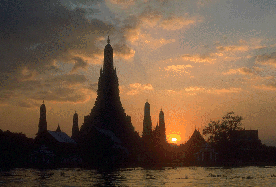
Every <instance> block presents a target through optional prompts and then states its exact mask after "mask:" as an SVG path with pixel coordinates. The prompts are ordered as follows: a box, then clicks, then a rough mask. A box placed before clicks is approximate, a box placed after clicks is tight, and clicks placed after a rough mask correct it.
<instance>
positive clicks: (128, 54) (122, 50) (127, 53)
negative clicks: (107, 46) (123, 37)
mask: <svg viewBox="0 0 276 187" xmlns="http://www.w3.org/2000/svg"><path fill="white" fill-rule="evenodd" d="M113 49H114V52H115V54H114V57H116V56H118V57H121V58H123V59H125V60H129V59H131V58H133V57H134V55H135V51H134V50H133V49H131V48H130V47H129V46H127V45H126V44H115V45H113Z"/></svg>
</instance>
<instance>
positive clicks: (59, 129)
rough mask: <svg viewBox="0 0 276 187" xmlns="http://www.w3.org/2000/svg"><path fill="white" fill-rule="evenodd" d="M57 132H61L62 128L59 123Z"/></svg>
mask: <svg viewBox="0 0 276 187" xmlns="http://www.w3.org/2000/svg"><path fill="white" fill-rule="evenodd" d="M56 132H61V130H60V126H59V123H58V127H57V130H56Z"/></svg>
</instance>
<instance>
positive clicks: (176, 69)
mask: <svg viewBox="0 0 276 187" xmlns="http://www.w3.org/2000/svg"><path fill="white" fill-rule="evenodd" d="M192 67H193V66H191V65H190V64H188V65H171V66H167V67H165V68H164V69H165V71H169V72H177V73H189V72H188V71H186V69H187V68H192Z"/></svg>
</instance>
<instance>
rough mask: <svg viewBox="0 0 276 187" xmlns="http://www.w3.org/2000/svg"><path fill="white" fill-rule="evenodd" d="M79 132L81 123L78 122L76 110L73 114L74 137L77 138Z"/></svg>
mask: <svg viewBox="0 0 276 187" xmlns="http://www.w3.org/2000/svg"><path fill="white" fill-rule="evenodd" d="M78 134H79V123H78V114H77V112H75V114H74V115H73V127H72V138H73V139H74V138H76V137H77V136H78Z"/></svg>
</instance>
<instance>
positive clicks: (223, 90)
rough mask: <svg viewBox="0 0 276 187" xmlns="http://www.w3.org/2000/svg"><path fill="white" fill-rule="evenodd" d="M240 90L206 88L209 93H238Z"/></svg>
mask: <svg viewBox="0 0 276 187" xmlns="http://www.w3.org/2000/svg"><path fill="white" fill-rule="evenodd" d="M241 90H242V89H241V88H229V89H226V88H222V89H209V90H207V93H211V94H227V93H238V92H240V91H241Z"/></svg>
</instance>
